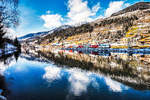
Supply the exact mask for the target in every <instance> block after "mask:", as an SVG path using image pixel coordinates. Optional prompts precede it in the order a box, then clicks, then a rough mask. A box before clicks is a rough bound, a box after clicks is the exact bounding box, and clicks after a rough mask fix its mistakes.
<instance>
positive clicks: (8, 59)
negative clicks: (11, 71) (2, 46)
mask: <svg viewBox="0 0 150 100" xmlns="http://www.w3.org/2000/svg"><path fill="white" fill-rule="evenodd" d="M19 54H20V52H13V53H10V54H6V55H2V56H0V100H7V98H8V95H9V93H10V91H9V89H8V87H7V85H6V80H5V76H4V75H3V74H4V71H5V70H6V69H7V68H8V67H9V66H11V65H13V64H15V62H16V61H17V59H18V57H19Z"/></svg>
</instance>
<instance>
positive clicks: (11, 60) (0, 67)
mask: <svg viewBox="0 0 150 100" xmlns="http://www.w3.org/2000/svg"><path fill="white" fill-rule="evenodd" d="M6 62H7V64H5V63H4V61H0V74H1V75H3V74H4V72H5V71H6V70H7V69H8V68H9V66H12V65H14V64H15V63H16V60H15V58H14V56H12V57H11V58H9V59H7V60H6Z"/></svg>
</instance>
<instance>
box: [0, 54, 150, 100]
mask: <svg viewBox="0 0 150 100" xmlns="http://www.w3.org/2000/svg"><path fill="white" fill-rule="evenodd" d="M121 56H122V57H121ZM146 56H147V55H146ZM139 57H143V56H139ZM139 57H138V56H137V55H136V56H132V57H131V56H130V57H129V56H126V55H124V54H122V55H117V54H111V56H108V57H106V56H105V57H101V56H94V55H86V54H78V53H70V54H68V53H67V54H66V53H64V52H59V53H58V54H54V53H42V52H39V53H38V54H35V53H34V54H23V53H22V54H21V55H20V56H19V57H18V59H17V61H16V60H15V57H14V56H12V57H11V60H10V58H9V59H8V61H5V62H9V63H5V64H3V67H4V66H5V69H4V70H3V71H2V72H3V74H2V75H3V77H4V78H3V81H2V83H3V84H4V85H3V86H2V90H7V91H9V92H6V95H4V94H1V95H3V96H4V97H6V98H7V100H50V99H52V100H100V99H102V100H103V99H106V100H114V99H115V100H149V98H150V91H149V87H147V83H146V82H149V79H148V78H147V77H148V75H147V73H148V71H147V70H146V71H145V69H144V68H143V67H144V66H146V64H145V63H142V62H140V60H138V62H137V59H139ZM144 57H145V56H144ZM13 59H14V60H13ZM140 59H141V58H140ZM142 60H143V59H142ZM2 62H4V60H2ZM137 63H138V64H137ZM6 66H7V67H6ZM136 66H137V67H136ZM142 68H143V69H142ZM142 75H143V76H144V75H147V76H146V78H145V77H143V76H142ZM0 79H1V78H0ZM0 83H1V81H0ZM2 83H1V84H2ZM0 88H1V87H0ZM4 88H5V89H4ZM0 93H1V91H0Z"/></svg>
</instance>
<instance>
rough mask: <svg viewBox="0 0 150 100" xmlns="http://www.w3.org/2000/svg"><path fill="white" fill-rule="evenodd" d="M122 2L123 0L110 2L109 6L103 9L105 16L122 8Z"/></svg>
mask: <svg viewBox="0 0 150 100" xmlns="http://www.w3.org/2000/svg"><path fill="white" fill-rule="evenodd" d="M123 5H124V2H123V1H114V2H110V4H109V8H107V9H106V11H105V17H109V16H111V15H112V14H113V13H115V12H118V11H120V10H121V9H123Z"/></svg>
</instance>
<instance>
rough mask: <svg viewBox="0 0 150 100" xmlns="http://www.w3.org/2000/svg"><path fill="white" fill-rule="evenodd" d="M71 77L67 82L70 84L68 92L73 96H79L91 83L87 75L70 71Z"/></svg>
mask: <svg viewBox="0 0 150 100" xmlns="http://www.w3.org/2000/svg"><path fill="white" fill-rule="evenodd" d="M70 73H71V75H70V77H69V79H68V81H69V82H70V84H71V87H70V92H71V93H73V94H74V95H75V96H80V95H81V93H82V92H86V91H87V86H88V84H89V83H90V82H91V80H90V79H89V77H88V75H86V74H85V73H83V72H81V71H77V70H75V69H74V70H71V71H70Z"/></svg>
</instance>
